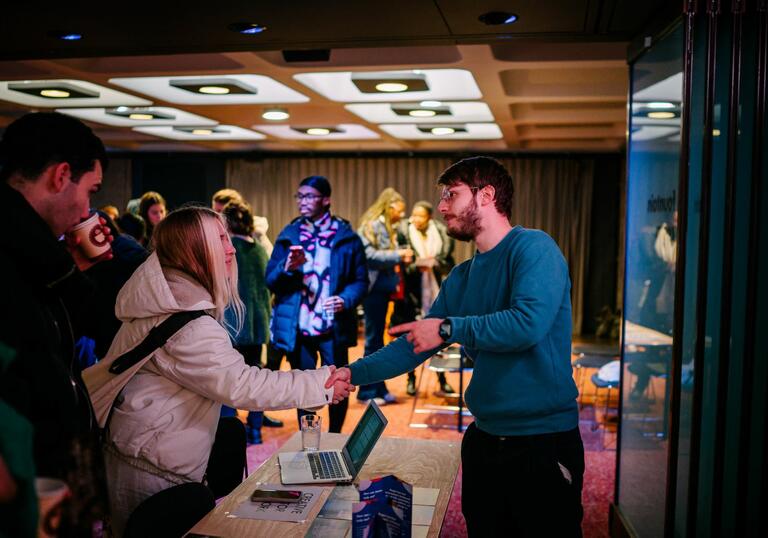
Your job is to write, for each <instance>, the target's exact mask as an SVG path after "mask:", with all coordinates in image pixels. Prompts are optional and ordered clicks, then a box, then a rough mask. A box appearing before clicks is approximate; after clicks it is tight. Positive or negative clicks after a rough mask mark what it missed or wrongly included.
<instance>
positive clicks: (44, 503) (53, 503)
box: [35, 477, 69, 538]
mask: <svg viewBox="0 0 768 538" xmlns="http://www.w3.org/2000/svg"><path fill="white" fill-rule="evenodd" d="M35 491H36V492H37V503H38V509H39V511H40V517H39V519H38V520H37V536H38V538H49V537H53V536H57V535H58V530H59V525H61V503H62V502H63V501H64V499H66V498H67V496H68V495H69V486H67V483H66V482H64V481H63V480H59V479H58V478H47V477H37V478H35Z"/></svg>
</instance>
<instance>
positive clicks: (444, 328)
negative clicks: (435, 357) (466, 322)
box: [437, 319, 453, 342]
mask: <svg viewBox="0 0 768 538" xmlns="http://www.w3.org/2000/svg"><path fill="white" fill-rule="evenodd" d="M452 331H453V325H451V320H450V319H444V320H443V322H442V323H441V324H440V328H439V329H438V330H437V334H439V335H440V338H442V339H443V342H445V341H446V340H448V339H449V338H450V337H451V332H452Z"/></svg>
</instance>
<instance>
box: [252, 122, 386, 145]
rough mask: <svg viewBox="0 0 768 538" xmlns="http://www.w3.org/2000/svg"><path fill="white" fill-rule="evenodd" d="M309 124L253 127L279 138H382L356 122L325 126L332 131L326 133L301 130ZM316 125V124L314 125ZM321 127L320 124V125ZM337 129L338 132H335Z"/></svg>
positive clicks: (324, 139) (327, 139)
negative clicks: (310, 132)
mask: <svg viewBox="0 0 768 538" xmlns="http://www.w3.org/2000/svg"><path fill="white" fill-rule="evenodd" d="M308 127H309V126H291V125H254V126H253V128H254V129H257V130H259V131H261V132H262V133H266V134H268V135H271V136H276V137H278V138H285V139H289V140H315V141H323V142H325V141H332V140H372V139H377V138H381V137H380V136H379V134H378V133H376V132H375V131H372V130H370V129H368V128H367V127H364V126H362V125H358V124H356V123H342V124H339V125H331V126H323V127H326V128H328V129H329V130H330V131H331V132H329V133H328V134H326V135H317V134H307V133H305V132H301V129H305V128H308ZM313 127H314V126H313ZM318 127H320V126H318ZM334 130H336V131H337V132H333V131H334Z"/></svg>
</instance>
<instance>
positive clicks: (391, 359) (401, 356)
mask: <svg viewBox="0 0 768 538" xmlns="http://www.w3.org/2000/svg"><path fill="white" fill-rule="evenodd" d="M444 315H445V298H444V297H443V292H442V290H441V291H440V293H438V295H437V298H436V299H435V302H434V304H433V305H432V309H431V310H430V311H429V316H427V317H430V318H439V317H442V316H444ZM447 345H448V344H447V343H446V344H445V346H447ZM445 346H439V347H437V348H435V349H431V350H429V351H423V352H421V353H414V352H413V344H411V343H410V342H408V340H406V339H405V336H401V337H400V338H398V339H396V340H394V341H392V342H390V343H389V344H387V345H386V346H384V347H383V348H381V349H380V350H378V351H376V352H374V353H371V354H370V355H368V356H367V357H363V358H362V359H359V360H357V361H355V362H353V363H352V364H351V365H350V366H349V369H350V370H351V371H352V384H353V385H366V384H369V383H375V382H376V381H384V380H385V379H391V378H393V377H396V376H399V375H401V374H404V373H405V372H410V371H411V370H413V369H414V368H416V367H417V366H418V365H419V364H421V363H422V362H424V361H425V360H427V359H428V358H429V357H431V356H432V355H434V354H435V353H437V352H438V351H439V350H440V349H442V348H443V347H445Z"/></svg>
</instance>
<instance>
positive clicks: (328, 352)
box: [288, 334, 349, 433]
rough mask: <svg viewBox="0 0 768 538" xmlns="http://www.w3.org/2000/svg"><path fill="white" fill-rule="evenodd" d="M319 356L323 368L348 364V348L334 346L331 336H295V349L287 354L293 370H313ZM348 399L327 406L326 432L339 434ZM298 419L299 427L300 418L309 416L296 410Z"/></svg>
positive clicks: (306, 412) (300, 410) (340, 366)
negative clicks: (328, 421) (328, 420)
mask: <svg viewBox="0 0 768 538" xmlns="http://www.w3.org/2000/svg"><path fill="white" fill-rule="evenodd" d="M318 355H319V356H320V362H321V363H322V364H323V366H331V365H333V366H336V368H342V367H344V366H347V365H348V364H349V348H347V347H346V346H340V345H336V343H335V342H334V340H333V335H332V334H327V335H321V336H303V335H301V334H297V335H296V347H295V348H294V349H293V351H291V352H290V353H288V362H289V363H290V364H291V368H293V369H294V370H314V369H315V368H317V356H318ZM348 407H349V399H348V398H345V399H344V400H342V401H341V402H339V403H337V404H335V405H334V404H331V405H329V406H328V415H329V418H330V421H331V423H330V424H329V425H328V431H330V432H334V433H341V427H342V426H343V425H344V418H345V417H346V416H347V408H348ZM296 411H297V412H298V417H299V426H301V417H302V416H304V415H308V414H311V413H309V412H308V411H304V410H302V409H297V410H296Z"/></svg>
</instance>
